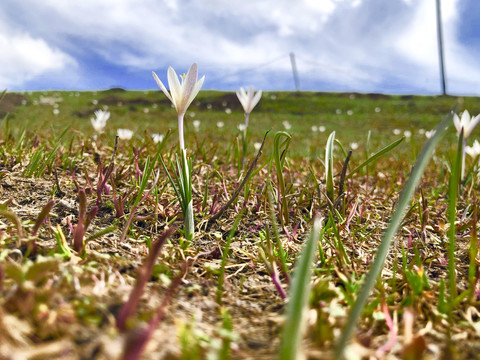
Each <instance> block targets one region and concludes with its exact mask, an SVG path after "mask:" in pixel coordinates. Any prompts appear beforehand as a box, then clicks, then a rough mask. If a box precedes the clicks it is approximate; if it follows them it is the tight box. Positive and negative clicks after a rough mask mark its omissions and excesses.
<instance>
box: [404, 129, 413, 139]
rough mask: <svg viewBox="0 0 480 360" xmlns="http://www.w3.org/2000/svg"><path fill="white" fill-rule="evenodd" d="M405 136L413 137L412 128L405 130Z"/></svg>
mask: <svg viewBox="0 0 480 360" xmlns="http://www.w3.org/2000/svg"><path fill="white" fill-rule="evenodd" d="M403 136H405V137H406V138H407V139H408V138H410V137H412V132H411V131H410V130H405V131H404V132H403Z"/></svg>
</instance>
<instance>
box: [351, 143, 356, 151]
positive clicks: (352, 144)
mask: <svg viewBox="0 0 480 360" xmlns="http://www.w3.org/2000/svg"><path fill="white" fill-rule="evenodd" d="M350 148H351V149H352V150H357V149H358V143H356V142H352V143H350Z"/></svg>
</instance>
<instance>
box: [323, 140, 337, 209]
mask: <svg viewBox="0 0 480 360" xmlns="http://www.w3.org/2000/svg"><path fill="white" fill-rule="evenodd" d="M334 143H335V131H333V132H332V133H331V134H330V136H329V137H328V140H327V146H326V148H325V180H326V188H327V197H328V200H330V202H331V203H332V204H333V202H334V201H335V193H334V189H333V145H334Z"/></svg>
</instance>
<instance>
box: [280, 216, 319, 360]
mask: <svg viewBox="0 0 480 360" xmlns="http://www.w3.org/2000/svg"><path fill="white" fill-rule="evenodd" d="M321 228H322V220H321V219H319V218H316V219H315V220H314V222H313V227H312V230H311V232H310V237H309V239H308V240H307V242H306V244H305V246H304V248H303V250H302V253H301V254H300V258H299V259H298V262H297V263H296V265H295V273H294V274H293V281H292V286H291V288H290V291H289V302H288V305H287V319H286V321H285V324H284V325H283V335H282V339H281V344H280V359H281V360H292V359H296V358H297V356H298V354H299V353H300V344H301V341H302V324H303V323H304V321H303V319H304V314H305V308H306V307H307V305H308V299H309V297H310V280H311V274H312V264H313V260H314V257H315V250H316V249H317V244H318V241H319V238H320V232H321Z"/></svg>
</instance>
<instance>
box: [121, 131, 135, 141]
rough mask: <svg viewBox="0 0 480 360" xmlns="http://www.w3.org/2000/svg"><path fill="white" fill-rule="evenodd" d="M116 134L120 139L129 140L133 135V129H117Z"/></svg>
mask: <svg viewBox="0 0 480 360" xmlns="http://www.w3.org/2000/svg"><path fill="white" fill-rule="evenodd" d="M117 135H118V137H119V138H120V140H130V139H131V138H132V136H133V131H132V130H130V129H117Z"/></svg>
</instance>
